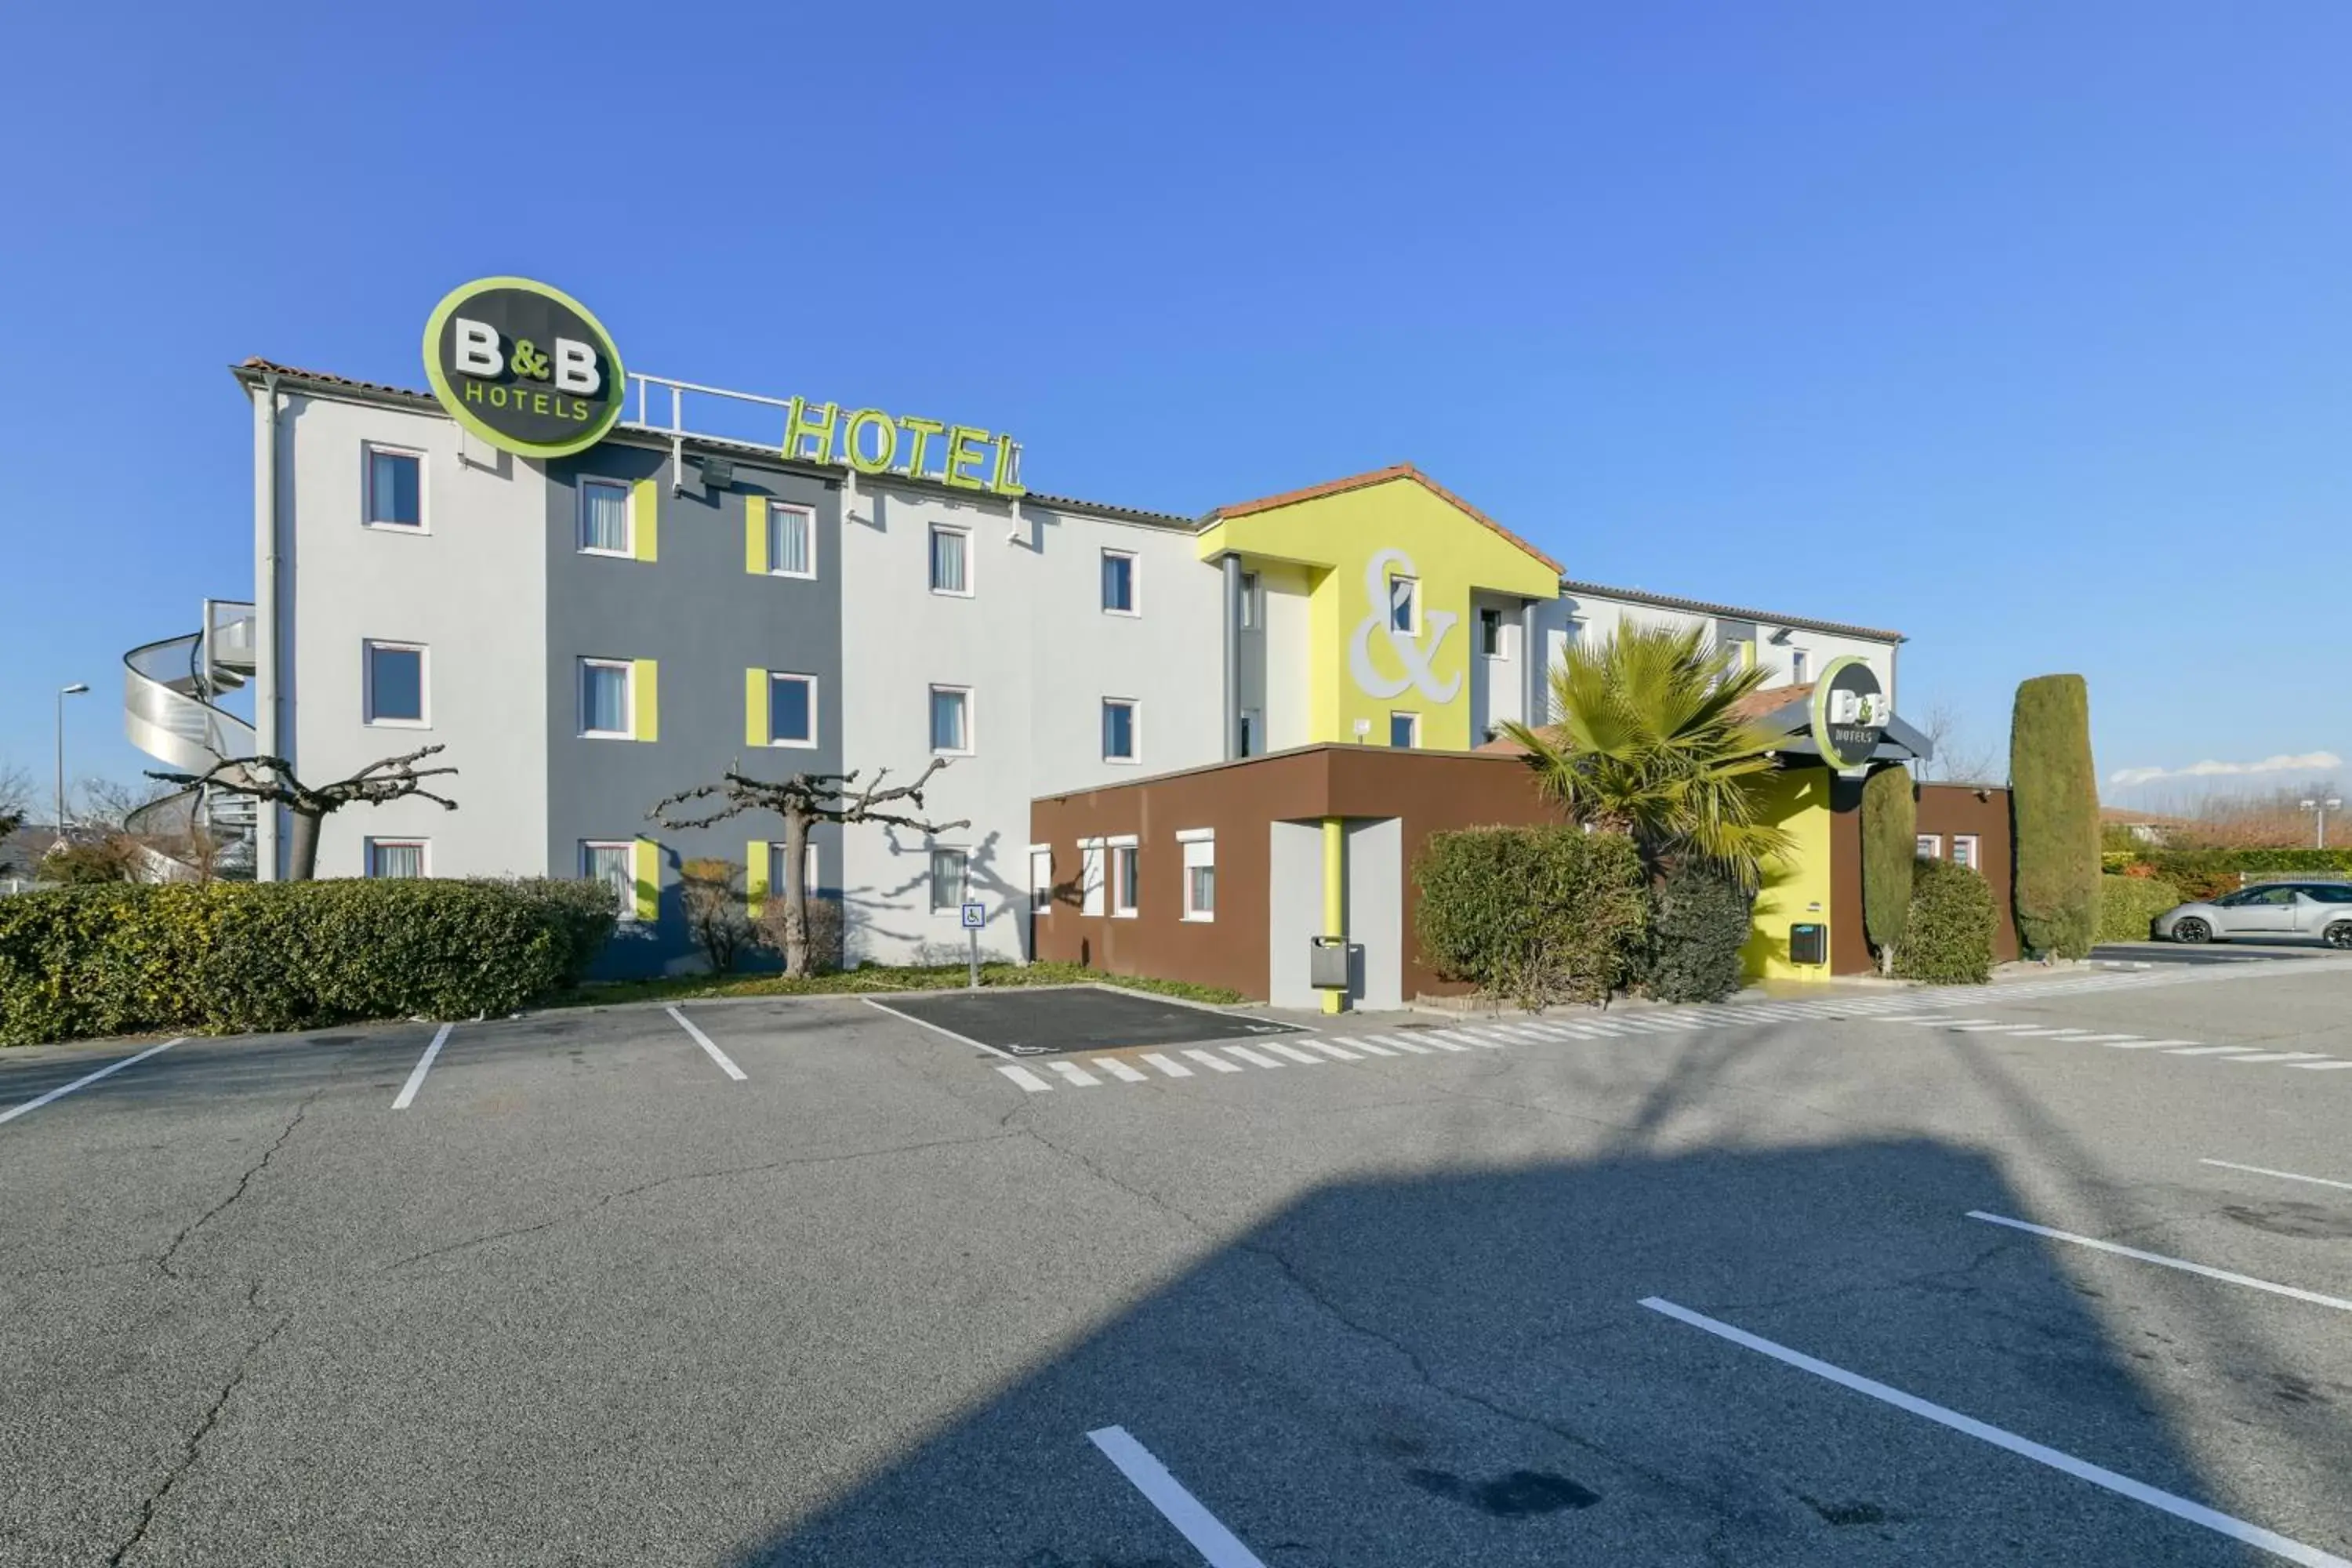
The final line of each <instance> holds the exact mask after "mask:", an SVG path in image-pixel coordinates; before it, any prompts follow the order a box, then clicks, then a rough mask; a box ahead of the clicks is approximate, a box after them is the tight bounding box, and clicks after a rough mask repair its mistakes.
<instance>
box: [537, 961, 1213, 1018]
mask: <svg viewBox="0 0 2352 1568" xmlns="http://www.w3.org/2000/svg"><path fill="white" fill-rule="evenodd" d="M970 979H971V969H970V966H969V965H967V964H961V963H940V964H926V965H919V966H913V965H910V966H908V967H904V968H900V967H895V966H890V965H883V964H871V963H869V964H867V965H866V966H865V967H864V968H862V969H845V970H842V971H840V972H839V973H833V974H813V975H811V976H809V977H808V978H807V979H805V980H788V979H786V978H785V977H784V976H782V975H781V974H678V975H667V976H664V977H663V978H661V979H658V980H610V981H602V982H598V983H595V984H587V985H583V986H581V987H580V988H579V989H577V990H576V991H572V992H570V993H568V994H564V995H562V996H558V997H554V998H552V999H551V1000H550V1001H548V1002H547V1003H546V1004H544V1005H547V1006H550V1007H604V1006H610V1005H613V1004H614V1003H616V1002H686V1001H694V1000H701V999H705V998H709V997H712V996H871V995H879V994H884V993H886V992H892V991H960V990H961V989H962V988H963V987H964V985H965V984H966V983H967V982H969V981H970ZM980 983H981V984H982V986H984V987H1019V986H1024V985H1090V984H1104V985H1117V986H1119V987H1121V988H1122V989H1125V990H1129V991H1148V992H1150V993H1152V994H1154V995H1159V996H1177V997H1181V998H1182V999H1184V1000H1185V1001H1188V1002H1206V1003H1209V1004H1211V1005H1216V1006H1228V1005H1232V1004H1234V1003H1236V1002H1242V1001H1246V1000H1247V998H1246V997H1244V996H1243V995H1242V994H1241V993H1240V992H1238V991H1228V990H1226V989H1225V988H1224V987H1223V986H1222V985H1195V984H1192V983H1191V982H1190V981H1184V980H1151V979H1147V978H1144V977H1141V976H1138V975H1131V974H1106V973H1103V972H1102V971H1101V970H1099V969H1087V968H1085V967H1083V966H1081V965H1079V964H1076V963H1030V964H1019V963H983V964H982V965H981V966H980Z"/></svg>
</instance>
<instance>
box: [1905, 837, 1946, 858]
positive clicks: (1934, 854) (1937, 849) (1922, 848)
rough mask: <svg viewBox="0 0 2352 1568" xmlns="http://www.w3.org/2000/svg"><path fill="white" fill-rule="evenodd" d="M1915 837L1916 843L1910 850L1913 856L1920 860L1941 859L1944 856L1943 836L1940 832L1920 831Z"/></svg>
mask: <svg viewBox="0 0 2352 1568" xmlns="http://www.w3.org/2000/svg"><path fill="white" fill-rule="evenodd" d="M1917 838H1918V845H1917V847H1916V848H1915V849H1914V850H1913V851H1912V854H1913V858H1916V859H1920V860H1941V859H1942V858H1944V836H1943V835H1942V834H1940V833H1922V834H1919V835H1917Z"/></svg>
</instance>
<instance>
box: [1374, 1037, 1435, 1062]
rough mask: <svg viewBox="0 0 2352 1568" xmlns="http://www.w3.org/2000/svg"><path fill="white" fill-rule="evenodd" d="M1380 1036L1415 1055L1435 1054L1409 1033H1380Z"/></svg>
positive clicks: (1427, 1055) (1426, 1055) (1392, 1044)
mask: <svg viewBox="0 0 2352 1568" xmlns="http://www.w3.org/2000/svg"><path fill="white" fill-rule="evenodd" d="M1381 1039H1383V1040H1385V1041H1387V1042H1388V1043H1389V1044H1390V1045H1391V1046H1394V1047H1396V1048H1397V1049H1399V1050H1401V1051H1411V1052H1412V1054H1413V1055H1414V1056H1417V1057H1429V1056H1435V1055H1436V1054H1437V1053H1436V1052H1434V1051H1433V1050H1431V1049H1430V1048H1429V1047H1427V1046H1424V1045H1423V1044H1422V1043H1421V1042H1420V1041H1419V1040H1416V1039H1414V1038H1413V1037H1412V1036H1410V1035H1382V1036H1381Z"/></svg>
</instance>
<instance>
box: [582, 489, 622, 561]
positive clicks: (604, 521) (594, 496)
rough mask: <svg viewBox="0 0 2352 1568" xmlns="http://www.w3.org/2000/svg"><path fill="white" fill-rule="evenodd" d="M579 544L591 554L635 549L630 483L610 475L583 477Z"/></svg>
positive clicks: (611, 553)
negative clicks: (630, 529) (630, 532)
mask: <svg viewBox="0 0 2352 1568" xmlns="http://www.w3.org/2000/svg"><path fill="white" fill-rule="evenodd" d="M580 548H581V550H582V551H583V552H585V553H587V554H590V555H628V554H631V553H633V552H634V542H633V541H632V540H631V538H630V535H629V487H628V486H626V485H624V484H618V483H615V482H614V481H613V480H611V479H583V480H581V481H580Z"/></svg>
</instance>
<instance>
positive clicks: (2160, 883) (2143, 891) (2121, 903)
mask: <svg viewBox="0 0 2352 1568" xmlns="http://www.w3.org/2000/svg"><path fill="white" fill-rule="evenodd" d="M2187 901H2188V900H2184V899H2183V898H2182V897H2181V896H2180V889H2179V888H2176V887H2174V886H2173V885H2172V884H2171V883H2169V882H2168V881H2166V880H2165V879H2163V878H2161V877H2117V876H2114V875H2108V876H2105V877H2101V878H2100V879H2099V940H2100V941H2101V942H2146V941H2147V934H2148V926H2149V923H2150V922H2151V921H2154V920H2155V919H2156V917H2157V916H2158V915H2160V914H2162V913H2163V912H2164V911H2165V910H2168V909H2170V908H2172V907H2173V906H2174V905H2175V904H2179V903H2185V902H2187Z"/></svg>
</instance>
